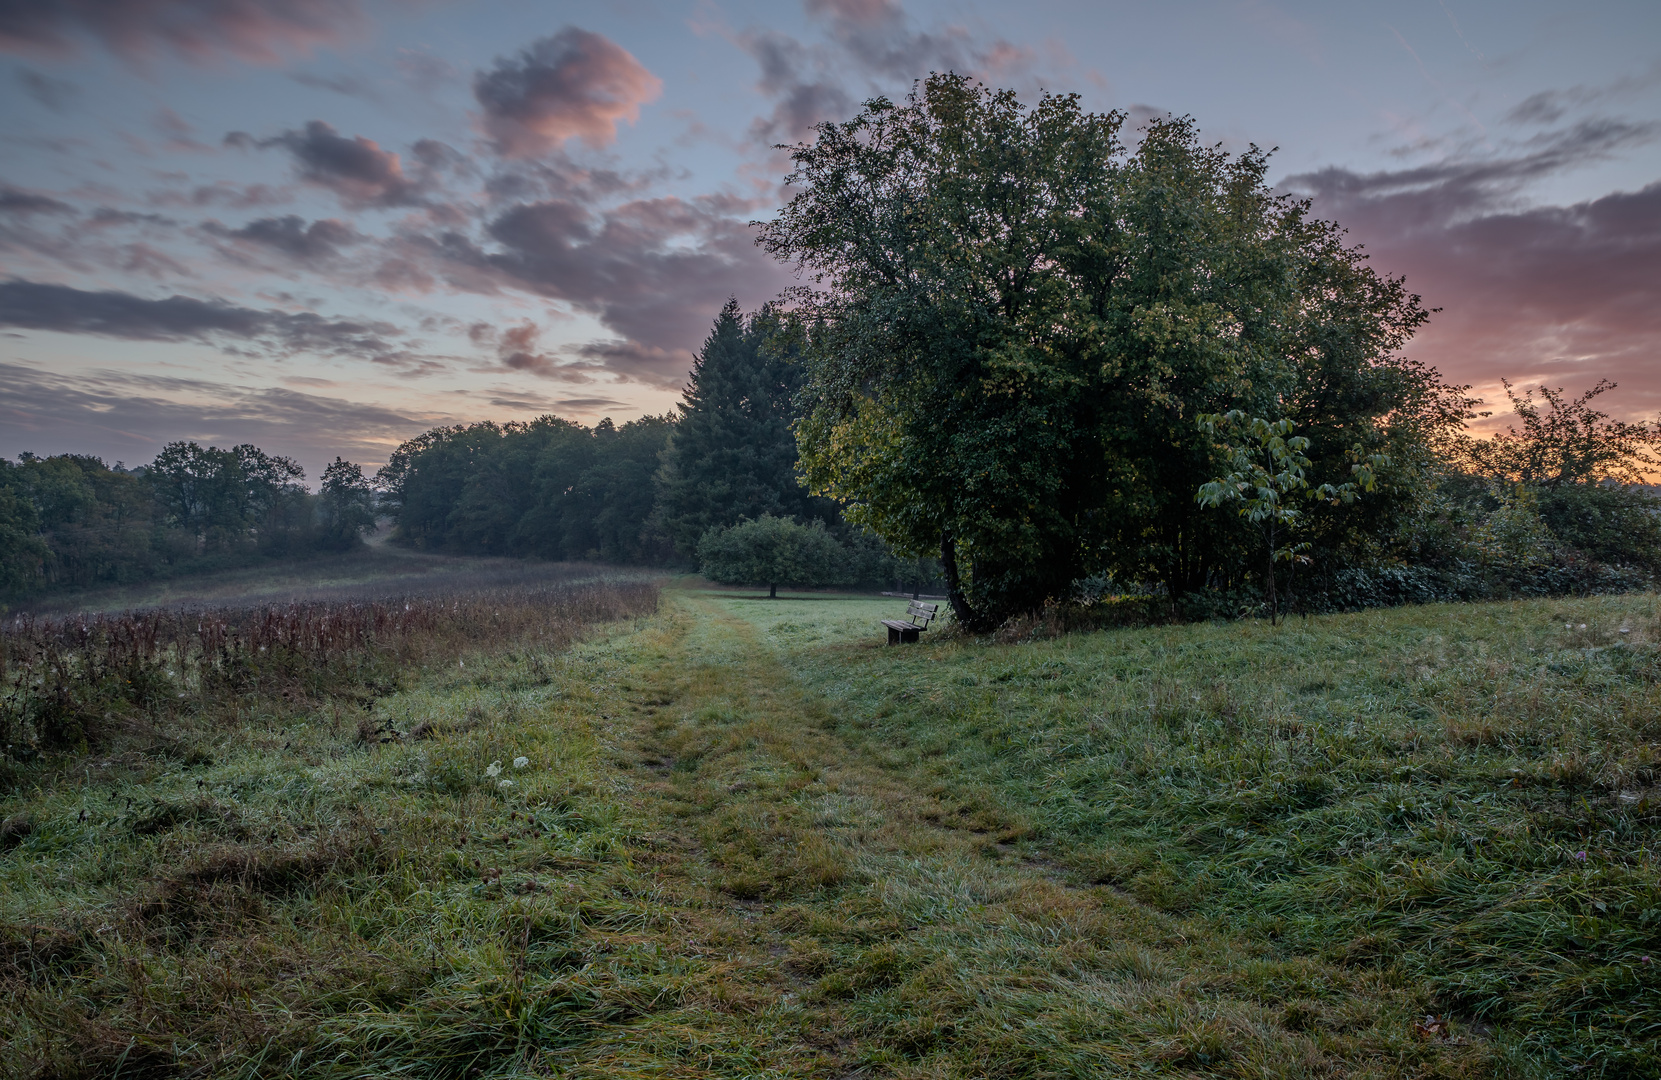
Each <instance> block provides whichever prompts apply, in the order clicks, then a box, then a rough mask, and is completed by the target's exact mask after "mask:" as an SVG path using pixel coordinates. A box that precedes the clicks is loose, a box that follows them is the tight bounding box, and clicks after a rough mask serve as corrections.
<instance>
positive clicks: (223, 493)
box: [146, 442, 309, 551]
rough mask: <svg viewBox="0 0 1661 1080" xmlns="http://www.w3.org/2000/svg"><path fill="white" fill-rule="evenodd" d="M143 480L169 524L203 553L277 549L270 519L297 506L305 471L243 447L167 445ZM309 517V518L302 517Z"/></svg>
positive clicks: (289, 461)
mask: <svg viewBox="0 0 1661 1080" xmlns="http://www.w3.org/2000/svg"><path fill="white" fill-rule="evenodd" d="M146 477H147V479H148V480H149V482H150V484H151V485H152V487H153V488H154V489H155V492H156V498H157V501H159V502H160V503H161V505H162V506H163V507H164V508H165V509H166V511H167V513H168V515H169V517H170V519H171V521H172V523H173V524H176V525H178V526H179V527H180V528H182V529H184V530H185V531H186V532H187V533H188V534H189V535H191V536H193V537H195V538H196V542H197V544H198V545H199V546H200V547H201V548H202V549H203V550H207V551H216V550H227V549H236V548H240V547H244V546H249V545H254V544H259V545H262V546H266V547H270V546H274V545H277V544H280V543H281V542H282V541H281V540H280V539H279V537H280V535H281V532H282V530H281V529H280V528H273V527H272V526H273V524H275V522H274V521H273V519H274V518H275V519H277V520H281V519H283V518H286V517H287V516H288V515H287V513H286V511H287V510H288V506H287V505H285V504H290V503H295V502H302V503H303V501H304V497H305V493H306V492H305V488H304V487H303V486H302V485H301V483H300V481H301V480H303V479H304V478H305V471H304V470H303V469H301V468H300V466H299V465H298V464H297V463H296V462H295V461H294V460H293V459H292V458H286V457H280V456H276V455H272V454H267V453H265V452H264V451H263V450H261V449H260V448H259V447H257V446H253V445H250V444H247V443H243V444H242V445H239V446H233V447H231V448H230V449H229V450H221V449H219V448H218V447H216V446H209V447H207V448H205V449H204V448H203V447H201V446H198V445H197V444H196V443H193V442H174V443H168V444H167V445H166V446H164V447H163V448H162V451H161V453H159V454H157V455H156V460H155V461H153V462H151V463H150V467H149V469H148V470H147V471H146ZM306 516H308V517H309V515H306Z"/></svg>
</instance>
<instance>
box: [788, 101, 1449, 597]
mask: <svg viewBox="0 0 1661 1080" xmlns="http://www.w3.org/2000/svg"><path fill="white" fill-rule="evenodd" d="M1123 122H1124V117H1123V116H1122V115H1120V114H1117V113H1109V114H1088V113H1085V112H1083V111H1082V110H1081V108H1080V107H1079V104H1078V100H1077V98H1076V97H1070V96H1069V97H1057V96H1048V95H1046V96H1044V97H1042V98H1041V99H1040V101H1039V102H1038V103H1037V104H1036V105H1035V106H1034V107H1032V108H1031V109H1026V108H1023V107H1022V106H1021V105H1020V103H1019V102H1018V101H1017V99H1016V96H1015V94H1014V93H1013V92H1009V91H998V92H992V91H989V90H986V89H984V88H980V87H977V86H975V85H973V84H971V83H970V82H969V81H968V80H967V79H965V78H962V77H960V76H955V75H936V76H933V77H931V78H930V79H929V80H928V81H927V82H926V83H925V84H923V86H922V87H921V88H920V90H919V91H918V92H917V93H916V94H915V95H914V96H913V97H912V98H911V99H910V100H909V101H908V102H907V103H905V104H904V105H899V106H896V105H894V104H892V103H890V102H889V101H887V100H884V99H877V100H874V101H871V102H868V103H867V104H866V106H865V108H864V110H863V111H862V112H861V113H860V115H859V116H857V117H856V118H854V119H853V120H851V121H849V122H847V123H845V124H839V125H836V124H826V125H821V126H820V128H819V129H818V136H817V140H816V141H815V142H814V143H812V144H808V145H801V146H797V147H794V148H792V158H793V161H794V162H795V171H794V172H793V173H792V174H791V176H790V177H789V181H790V183H791V184H792V185H794V186H795V187H796V188H797V189H798V194H797V195H796V196H795V197H794V198H793V199H792V201H791V202H790V204H789V205H788V206H786V207H785V208H784V209H783V210H782V211H781V213H780V215H779V216H778V218H777V219H775V220H774V221H772V222H768V223H765V224H764V225H763V227H762V239H763V242H764V244H765V245H766V246H767V248H768V249H769V250H770V251H771V252H772V253H773V254H774V255H776V256H777V257H779V258H781V259H785V260H788V261H790V262H792V263H794V264H795V265H796V266H798V267H799V268H800V269H802V270H804V271H806V272H808V273H811V274H813V275H814V278H815V280H816V281H817V282H818V283H819V288H818V289H816V290H815V289H803V290H798V291H797V292H796V293H795V294H794V295H793V299H794V301H795V302H796V304H797V310H798V312H799V315H800V318H801V321H802V325H803V332H804V335H805V337H804V340H805V352H804V360H805V363H806V365H807V369H808V373H809V377H808V384H807V387H806V389H805V391H804V400H805V401H806V402H807V404H808V405H809V406H810V408H809V411H808V413H807V415H806V416H805V417H804V419H803V420H802V421H801V423H800V425H799V427H798V437H799V441H800V444H801V448H802V460H803V467H804V471H805V473H806V475H807V477H808V478H809V480H810V481H811V483H812V487H813V490H814V491H815V492H817V493H820V494H824V495H827V496H830V497H832V498H835V499H837V500H839V501H842V502H843V503H845V504H846V506H847V514H848V517H849V518H850V520H853V521H856V522H860V523H864V524H868V525H869V526H871V527H872V528H874V529H875V530H876V531H877V532H878V533H879V534H880V535H882V536H883V537H884V538H885V539H886V540H887V541H888V542H889V543H890V544H891V545H893V546H894V547H895V548H896V550H899V551H904V552H915V553H934V552H938V553H940V555H941V558H942V562H943V564H944V568H945V571H946V575H947V579H948V581H949V582H950V583H951V588H950V591H951V593H952V596H953V601H952V602H953V607H954V609H955V610H956V611H957V613H958V616H959V618H960V620H961V621H962V622H963V623H964V624H965V625H970V626H979V627H985V626H989V625H995V624H996V623H997V622H999V621H1001V620H1002V619H1003V618H1005V617H1006V616H1008V615H1010V614H1012V613H1014V612H1017V611H1020V610H1023V609H1027V608H1031V607H1034V606H1036V605H1038V604H1040V603H1041V602H1042V601H1043V600H1044V599H1045V598H1046V597H1063V596H1066V595H1067V594H1068V592H1069V590H1070V589H1071V586H1072V583H1073V582H1074V581H1075V580H1078V579H1080V578H1083V577H1087V576H1090V575H1092V574H1097V573H1102V572H1109V571H1111V572H1114V573H1115V574H1116V575H1117V576H1119V577H1121V578H1123V579H1125V580H1149V581H1157V582H1160V583H1162V584H1163V585H1164V586H1165V587H1166V588H1167V589H1168V590H1169V591H1170V592H1171V593H1173V594H1182V593H1186V592H1189V591H1192V590H1195V589H1198V588H1201V587H1203V586H1205V585H1207V584H1208V583H1215V582H1218V581H1220V580H1227V579H1234V578H1238V577H1239V575H1240V574H1242V573H1244V572H1246V571H1245V567H1246V565H1247V558H1248V555H1249V552H1250V548H1251V533H1250V531H1249V528H1248V527H1247V526H1246V525H1245V524H1244V523H1236V522H1232V521H1230V520H1228V519H1224V518H1222V517H1220V516H1218V515H1208V514H1205V513H1204V511H1203V508H1201V507H1199V506H1197V505H1196V504H1195V502H1194V500H1193V498H1192V492H1194V491H1195V490H1196V489H1197V488H1198V487H1199V485H1200V484H1202V483H1204V482H1206V481H1207V480H1209V479H1211V478H1212V477H1214V476H1215V475H1216V471H1215V469H1216V462H1215V460H1214V456H1213V454H1212V451H1211V448H1210V445H1209V441H1208V440H1206V439H1205V438H1204V437H1203V436H1202V435H1201V433H1199V432H1198V431H1197V430H1195V427H1194V424H1193V419H1192V418H1193V417H1194V416H1196V415H1198V414H1200V413H1205V412H1222V411H1226V410H1229V409H1235V408H1238V409H1243V410H1245V411H1247V412H1249V413H1254V414H1258V415H1265V414H1267V415H1281V416H1284V417H1286V418H1287V419H1289V420H1291V421H1292V422H1293V423H1295V424H1296V426H1297V427H1298V429H1299V430H1301V431H1304V432H1306V433H1307V434H1308V436H1309V437H1310V438H1311V439H1312V440H1313V442H1314V445H1316V446H1318V447H1322V448H1323V453H1322V454H1321V455H1320V456H1318V457H1317V458H1315V459H1313V460H1312V462H1311V466H1310V473H1311V477H1312V480H1313V482H1315V483H1316V484H1317V485H1318V484H1321V483H1337V482H1343V481H1344V480H1346V479H1347V478H1348V474H1349V466H1350V464H1351V461H1350V460H1349V459H1348V456H1347V454H1346V448H1349V447H1353V446H1354V445H1355V444H1357V443H1359V444H1360V446H1361V452H1362V453H1363V454H1374V453H1386V454H1389V455H1390V457H1391V458H1392V460H1393V461H1395V462H1396V468H1395V470H1394V471H1393V475H1392V478H1391V479H1390V480H1389V481H1387V482H1385V483H1381V484H1380V491H1379V495H1378V497H1377V498H1374V499H1369V500H1365V501H1364V502H1363V503H1358V504H1354V505H1349V506H1344V505H1340V506H1337V507H1325V508H1323V509H1322V511H1321V512H1320V513H1319V514H1314V515H1312V518H1311V521H1310V527H1309V534H1310V540H1311V542H1312V543H1314V544H1316V545H1317V546H1319V547H1323V548H1325V549H1327V550H1331V551H1337V550H1340V549H1342V548H1343V547H1345V545H1348V544H1353V543H1356V542H1357V541H1358V538H1364V537H1367V536H1371V535H1377V534H1379V533H1381V532H1385V531H1388V529H1389V528H1390V527H1393V526H1392V523H1393V522H1395V521H1396V520H1397V519H1399V518H1400V517H1401V516H1402V515H1403V514H1404V513H1406V512H1407V511H1408V510H1409V509H1411V507H1412V505H1413V503H1414V500H1415V499H1416V498H1417V492H1418V489H1419V487H1420V486H1422V485H1421V482H1420V480H1419V478H1418V474H1419V473H1420V472H1421V471H1422V470H1423V469H1424V468H1426V467H1428V464H1429V461H1430V454H1429V451H1428V449H1427V446H1428V443H1429V440H1430V439H1431V438H1432V436H1433V435H1435V434H1437V433H1441V432H1445V431H1446V430H1447V429H1449V428H1450V427H1457V425H1458V423H1459V422H1460V419H1461V418H1462V417H1463V415H1464V414H1465V410H1466V407H1467V402H1466V400H1465V399H1464V397H1463V396H1462V393H1461V392H1460V391H1459V390H1458V389H1457V388H1451V387H1447V386H1444V385H1443V384H1442V383H1441V382H1440V381H1439V379H1438V377H1437V376H1436V374H1435V372H1434V371H1431V370H1429V369H1427V368H1424V367H1422V366H1419V365H1416V364H1414V363H1413V362H1410V361H1407V360H1403V359H1401V358H1399V357H1398V356H1396V355H1395V351H1396V349H1397V348H1398V346H1400V345H1401V343H1402V342H1404V341H1405V340H1406V339H1407V337H1408V336H1409V335H1410V334H1411V333H1412V332H1413V330H1414V329H1415V328H1416V327H1418V326H1419V325H1420V324H1421V323H1422V322H1423V321H1424V319H1425V318H1426V313H1425V311H1424V310H1423V308H1422V307H1421V306H1420V304H1419V302H1418V298H1417V297H1415V296H1412V295H1411V294H1409V293H1408V292H1407V291H1406V289H1405V288H1404V286H1403V284H1402V282H1401V281H1400V280H1398V279H1389V278H1383V277H1380V276H1378V275H1377V274H1375V273H1374V272H1373V271H1371V270H1370V269H1369V268H1368V267H1367V265H1366V263H1365V261H1364V259H1363V257H1362V256H1361V254H1360V253H1359V252H1358V251H1357V250H1355V249H1353V248H1347V247H1345V246H1344V245H1343V243H1342V236H1341V233H1340V230H1339V229H1338V228H1337V226H1335V225H1332V224H1330V223H1327V222H1321V221H1316V220H1312V219H1311V218H1310V217H1309V216H1308V214H1307V205H1306V204H1305V203H1302V202H1298V201H1295V200H1291V199H1287V198H1282V197H1279V196H1276V195H1274V194H1273V193H1272V192H1271V191H1270V190H1269V189H1268V188H1267V186H1266V185H1265V183H1264V179H1263V177H1264V174H1265V171H1266V169H1267V165H1268V161H1267V155H1266V154H1265V153H1263V152H1261V151H1259V150H1258V149H1256V148H1255V147H1254V148H1252V149H1250V150H1248V151H1247V152H1245V153H1244V154H1241V155H1240V156H1238V157H1231V156H1230V155H1228V154H1226V153H1224V152H1222V151H1221V150H1219V149H1215V148H1208V147H1205V146H1203V145H1202V144H1201V143H1200V140H1199V136H1198V133H1197V131H1196V130H1195V128H1194V125H1193V124H1192V122H1190V121H1188V120H1186V119H1163V120H1154V121H1151V122H1149V124H1148V125H1147V127H1146V129H1145V130H1144V131H1142V132H1141V133H1140V134H1141V138H1140V141H1139V142H1138V143H1137V144H1136V146H1135V147H1134V148H1129V147H1127V146H1126V145H1125V144H1124V143H1123V142H1122V141H1121V139H1120V130H1121V127H1122V125H1123Z"/></svg>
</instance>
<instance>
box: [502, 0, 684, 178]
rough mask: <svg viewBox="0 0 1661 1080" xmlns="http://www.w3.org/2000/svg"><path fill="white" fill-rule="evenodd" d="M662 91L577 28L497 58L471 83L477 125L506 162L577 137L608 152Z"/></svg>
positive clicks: (622, 55)
mask: <svg viewBox="0 0 1661 1080" xmlns="http://www.w3.org/2000/svg"><path fill="white" fill-rule="evenodd" d="M662 90H663V83H662V81H661V80H660V79H658V77H657V76H655V75H653V74H652V73H651V72H650V71H647V70H646V68H645V67H643V66H642V65H641V63H640V61H638V60H636V59H635V58H634V57H633V56H631V55H630V54H629V53H628V52H627V51H626V50H624V49H623V48H621V47H620V46H618V45H617V44H615V43H614V42H612V41H610V40H608V39H606V38H604V37H601V36H600V35H599V34H594V33H590V32H589V31H587V30H581V29H578V28H577V27H575V26H568V27H566V28H565V29H563V30H561V31H560V32H559V33H557V34H554V35H553V36H552V37H545V38H541V39H539V40H538V41H535V42H533V43H532V44H531V45H530V47H529V48H527V49H526V50H525V51H523V52H521V53H520V54H519V55H518V56H516V57H513V58H512V59H509V58H506V57H503V58H499V59H498V60H497V61H496V66H495V67H494V68H492V69H491V70H490V71H481V72H479V74H478V75H477V76H475V78H474V80H473V97H474V98H475V99H476V100H477V101H478V103H479V106H480V108H482V109H483V113H482V114H481V116H480V126H481V127H482V128H483V130H484V133H485V134H486V135H487V136H489V137H490V139H491V141H492V143H493V144H494V146H495V149H496V152H497V153H498V154H501V155H502V156H504V157H536V156H539V155H541V154H545V153H547V152H548V151H550V150H552V149H554V148H556V147H558V146H560V145H561V144H563V143H565V142H567V141H568V140H570V139H574V138H575V139H581V140H582V141H584V142H585V143H587V144H588V145H590V146H595V147H598V146H605V145H607V144H608V143H610V142H612V141H613V140H614V139H615V138H616V137H617V126H618V124H620V123H622V122H623V121H625V120H627V121H628V122H629V123H631V124H632V123H634V122H635V121H636V120H638V119H639V118H640V106H642V105H644V104H646V103H647V102H649V101H652V100H653V99H655V98H656V97H657V96H658V94H659V93H661V92H662Z"/></svg>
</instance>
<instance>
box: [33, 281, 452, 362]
mask: <svg viewBox="0 0 1661 1080" xmlns="http://www.w3.org/2000/svg"><path fill="white" fill-rule="evenodd" d="M0 326H15V327H18V328H20V329H24V330H48V331H53V332H56V333H60V334H91V335H95V336H98V337H110V338H120V339H123V340H127V341H193V340H194V341H204V342H213V343H217V344H219V345H220V346H221V347H227V346H226V343H227V342H231V343H235V342H246V343H248V344H249V345H250V346H252V347H254V348H256V349H258V350H259V351H261V352H263V353H266V354H271V355H279V356H285V355H292V354H293V353H297V352H310V353H315V354H319V355H324V356H345V357H354V358H358V359H367V360H373V361H376V362H378V363H385V364H391V365H395V366H398V367H404V368H409V369H413V370H429V369H430V368H431V367H433V366H436V365H435V364H434V362H433V361H432V360H431V359H429V358H426V357H422V356H420V355H419V354H416V353H414V352H412V351H411V350H410V349H408V348H404V347H399V346H397V345H394V344H392V343H391V342H390V341H388V340H387V339H388V338H392V337H398V336H401V334H402V333H403V332H402V331H401V330H399V329H398V328H397V327H395V326H392V325H391V324H389V323H383V322H369V321H356V320H349V319H329V318H325V317H324V316H322V315H318V314H316V313H315V312H285V311H269V310H267V311H259V310H255V309H253V308H245V307H237V306H235V305H232V304H227V303H225V302H224V301H222V300H198V299H195V298H193V297H188V296H170V297H167V298H166V299H163V300H147V299H144V298H142V297H139V296H134V295H133V294H132V293H126V292H117V291H114V290H109V291H104V292H87V291H83V290H80V289H74V288H70V287H69V286H67V285H52V284H46V283H42V282H33V281H18V280H15V279H14V280H11V281H4V282H0ZM234 347H235V346H234V345H233V346H231V348H234Z"/></svg>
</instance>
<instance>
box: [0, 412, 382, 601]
mask: <svg viewBox="0 0 1661 1080" xmlns="http://www.w3.org/2000/svg"><path fill="white" fill-rule="evenodd" d="M302 478H303V473H301V472H300V468H299V466H298V465H296V464H295V463H294V462H293V461H290V460H289V459H287V458H280V457H273V456H271V455H268V454H265V453H264V452H263V451H261V450H259V449H258V448H257V447H253V446H238V447H233V448H232V449H230V450H220V449H218V448H216V447H207V448H205V449H204V448H203V447H201V446H198V445H196V444H195V443H183V442H181V443H173V444H171V445H169V446H168V447H166V448H165V449H164V450H163V452H162V453H161V454H160V455H158V457H157V459H156V461H155V462H154V463H153V464H151V465H149V466H146V467H144V468H140V469H126V468H124V467H122V466H121V465H120V464H119V463H118V464H117V465H116V466H115V467H113V468H112V467H110V466H108V465H106V464H105V463H104V462H103V461H101V460H99V459H98V458H95V457H89V456H86V455H79V454H63V455H59V456H56V457H47V458H42V457H37V456H35V455H33V454H27V453H26V454H23V455H22V456H21V457H20V458H19V459H18V461H16V462H15V463H14V462H9V461H5V460H4V459H0V596H8V597H13V598H16V597H23V596H29V595H33V594H37V593H40V592H42V591H45V590H52V589H60V590H61V589H65V588H85V587H89V586H109V585H125V584H131V583H134V582H138V581H145V580H152V579H155V578H160V577H168V576H173V575H176V574H181V573H191V572H198V571H203V570H210V569H217V568H221V567H224V566H226V565H229V564H233V563H242V562H247V561H249V560H258V559H262V558H268V557H273V556H285V555H295V554H302V553H306V552H311V551H315V550H318V549H336V550H339V549H343V548H346V547H351V546H354V545H356V543H357V542H358V541H357V538H358V535H359V533H360V531H361V530H363V529H365V528H369V527H372V526H373V523H374V517H373V510H372V505H373V492H371V491H370V490H369V488H368V485H367V484H366V483H365V482H364V480H363V476H362V470H361V469H359V467H358V466H356V465H353V464H351V463H350V462H343V461H339V460H338V459H337V461H336V463H335V465H333V466H331V467H330V469H329V471H327V472H325V474H324V484H323V487H324V490H323V491H322V492H321V493H319V494H318V495H316V496H313V495H310V494H308V493H307V492H306V490H305V489H304V488H303V487H302V486H300V480H301V479H302Z"/></svg>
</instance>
